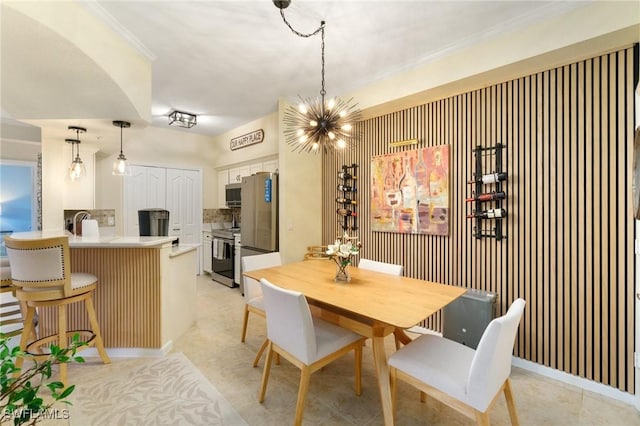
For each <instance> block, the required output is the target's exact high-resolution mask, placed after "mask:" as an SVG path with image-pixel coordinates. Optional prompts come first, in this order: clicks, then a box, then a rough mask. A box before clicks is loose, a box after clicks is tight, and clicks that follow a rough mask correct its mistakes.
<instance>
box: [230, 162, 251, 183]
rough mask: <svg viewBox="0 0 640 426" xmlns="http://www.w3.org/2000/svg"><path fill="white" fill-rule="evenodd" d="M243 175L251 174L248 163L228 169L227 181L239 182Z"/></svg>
mask: <svg viewBox="0 0 640 426" xmlns="http://www.w3.org/2000/svg"><path fill="white" fill-rule="evenodd" d="M245 176H251V166H250V165H246V166H241V167H235V168H233V169H229V183H240V182H242V178H243V177H245Z"/></svg>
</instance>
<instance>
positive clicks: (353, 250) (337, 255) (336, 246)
mask: <svg viewBox="0 0 640 426" xmlns="http://www.w3.org/2000/svg"><path fill="white" fill-rule="evenodd" d="M357 239H358V237H350V236H349V234H347V232H346V231H345V233H344V234H342V236H341V237H338V238H337V239H336V241H335V242H334V243H333V244H329V245H328V246H327V255H329V257H330V258H331V259H333V261H334V262H335V263H336V277H335V281H346V282H349V281H351V275H349V265H350V264H351V257H352V256H354V255H357V254H358V252H359V251H360V247H362V243H360V242H358V241H357Z"/></svg>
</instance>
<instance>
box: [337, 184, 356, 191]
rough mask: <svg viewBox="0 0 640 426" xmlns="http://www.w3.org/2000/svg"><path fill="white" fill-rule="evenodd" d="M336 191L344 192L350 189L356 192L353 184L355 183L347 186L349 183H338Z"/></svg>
mask: <svg viewBox="0 0 640 426" xmlns="http://www.w3.org/2000/svg"><path fill="white" fill-rule="evenodd" d="M338 191H344V192H347V191H351V192H356V186H355V185H353V186H349V185H343V184H340V185H338Z"/></svg>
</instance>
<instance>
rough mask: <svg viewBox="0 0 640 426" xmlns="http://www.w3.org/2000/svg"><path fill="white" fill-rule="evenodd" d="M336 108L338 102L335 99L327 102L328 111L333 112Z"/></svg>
mask: <svg viewBox="0 0 640 426" xmlns="http://www.w3.org/2000/svg"><path fill="white" fill-rule="evenodd" d="M334 106H336V100H335V99H334V98H331V99H329V100H328V101H327V109H328V110H332V109H333V107H334Z"/></svg>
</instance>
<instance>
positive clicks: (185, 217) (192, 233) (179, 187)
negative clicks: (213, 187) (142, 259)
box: [167, 169, 202, 244]
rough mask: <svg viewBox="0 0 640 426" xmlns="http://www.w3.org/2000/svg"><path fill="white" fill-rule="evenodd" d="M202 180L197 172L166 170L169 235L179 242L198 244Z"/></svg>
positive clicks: (200, 225)
mask: <svg viewBox="0 0 640 426" xmlns="http://www.w3.org/2000/svg"><path fill="white" fill-rule="evenodd" d="M201 188H202V178H201V173H200V171H199V170H184V169H167V210H169V212H170V214H169V235H175V236H177V237H179V238H180V242H185V243H194V244H200V238H201V231H202V229H201V228H202V189H201Z"/></svg>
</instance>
